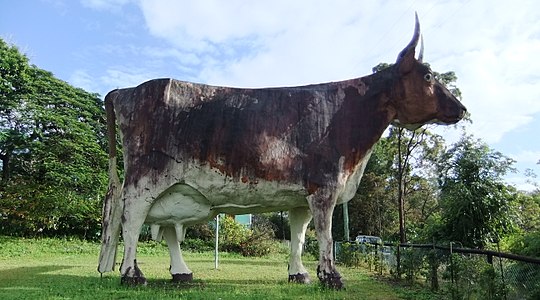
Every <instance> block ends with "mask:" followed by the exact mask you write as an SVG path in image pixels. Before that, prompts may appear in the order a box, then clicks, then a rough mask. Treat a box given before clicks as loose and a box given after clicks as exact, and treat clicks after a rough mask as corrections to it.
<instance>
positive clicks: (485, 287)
mask: <svg viewBox="0 0 540 300" xmlns="http://www.w3.org/2000/svg"><path fill="white" fill-rule="evenodd" d="M443 276H444V277H446V278H447V279H448V278H452V277H453V281H454V284H452V285H450V286H448V287H447V289H448V290H447V291H446V292H447V293H448V294H449V295H452V299H506V298H505V295H506V290H505V287H504V284H503V282H502V279H501V277H500V276H497V275H496V273H495V270H494V267H493V266H492V265H490V264H489V263H487V262H486V260H485V259H484V258H483V257H481V256H477V257H475V256H465V255H460V254H452V257H451V263H450V265H449V266H448V267H447V268H446V271H445V273H444V274H443Z"/></svg>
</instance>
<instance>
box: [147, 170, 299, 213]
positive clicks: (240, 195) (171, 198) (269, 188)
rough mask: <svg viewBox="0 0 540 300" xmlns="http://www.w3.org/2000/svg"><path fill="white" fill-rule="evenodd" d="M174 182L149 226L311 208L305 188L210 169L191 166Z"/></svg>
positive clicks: (157, 202)
mask: <svg viewBox="0 0 540 300" xmlns="http://www.w3.org/2000/svg"><path fill="white" fill-rule="evenodd" d="M169 172H170V173H173V174H170V173H169V175H172V176H167V178H169V179H170V178H174V181H170V180H163V181H162V182H161V185H162V188H161V190H163V192H162V193H161V194H160V195H159V196H158V197H157V199H156V200H155V201H154V203H153V205H152V207H151V209H150V212H149V213H148V215H147V218H146V223H153V224H176V223H182V224H189V223H198V222H203V221H204V220H207V219H211V218H213V217H214V216H215V215H216V214H218V213H227V214H245V213H261V212H270V211H284V210H289V209H291V208H295V207H301V206H308V204H307V200H306V196H307V193H306V191H305V189H304V188H303V186H302V185H300V184H291V183H283V182H272V181H265V180H260V179H259V180H257V181H256V183H255V182H251V183H249V182H242V181H241V180H235V179H233V178H231V177H229V176H225V175H223V174H222V173H220V172H218V171H216V170H214V169H210V168H209V167H207V166H201V165H191V166H189V167H185V168H180V170H175V171H173V172H171V171H169Z"/></svg>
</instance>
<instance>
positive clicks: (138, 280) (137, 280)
mask: <svg viewBox="0 0 540 300" xmlns="http://www.w3.org/2000/svg"><path fill="white" fill-rule="evenodd" d="M120 283H121V284H125V285H130V286H136V285H146V278H144V276H137V277H128V276H122V279H120Z"/></svg>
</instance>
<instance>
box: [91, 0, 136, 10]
mask: <svg viewBox="0 0 540 300" xmlns="http://www.w3.org/2000/svg"><path fill="white" fill-rule="evenodd" d="M131 1H132V0H81V4H82V5H83V6H86V7H89V8H92V9H96V10H112V11H118V10H119V9H120V8H121V7H122V6H123V5H125V4H127V3H129V2H131Z"/></svg>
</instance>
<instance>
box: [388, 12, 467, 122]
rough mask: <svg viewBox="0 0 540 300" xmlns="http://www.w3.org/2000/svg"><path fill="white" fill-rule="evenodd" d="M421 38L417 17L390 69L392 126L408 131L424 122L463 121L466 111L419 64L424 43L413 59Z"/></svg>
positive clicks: (426, 68)
mask: <svg viewBox="0 0 540 300" xmlns="http://www.w3.org/2000/svg"><path fill="white" fill-rule="evenodd" d="M420 39H421V37H420V24H419V22H418V15H416V24H415V28H414V35H413V38H412V40H411V42H410V43H409V44H408V45H407V47H405V49H403V50H402V51H401V52H400V53H399V56H398V58H397V61H396V64H395V65H394V66H393V68H394V70H393V72H394V76H395V78H397V81H396V82H395V83H396V84H395V85H394V91H393V93H394V95H393V97H392V98H393V99H392V106H393V107H394V109H395V117H394V122H393V124H394V125H398V126H403V127H406V128H410V129H416V128H418V127H420V126H422V125H423V124H427V123H438V124H454V123H456V122H458V121H459V120H461V119H462V118H463V116H464V115H465V113H466V111H467V110H466V108H465V106H463V105H462V104H461V103H460V102H459V100H458V99H457V98H456V97H455V96H454V95H452V93H450V91H448V89H447V88H446V87H445V86H444V85H442V84H441V83H440V82H439V81H437V79H435V76H434V75H433V72H432V71H431V69H430V68H429V67H428V66H426V65H425V64H423V63H422V57H423V50H424V43H423V41H422V42H421V46H420V54H419V55H418V59H416V58H415V57H414V54H415V48H416V45H417V44H418V41H419V40H420Z"/></svg>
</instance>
